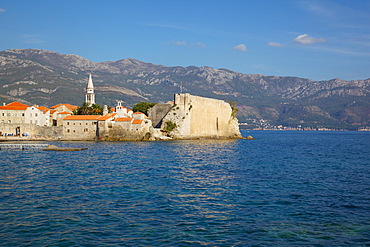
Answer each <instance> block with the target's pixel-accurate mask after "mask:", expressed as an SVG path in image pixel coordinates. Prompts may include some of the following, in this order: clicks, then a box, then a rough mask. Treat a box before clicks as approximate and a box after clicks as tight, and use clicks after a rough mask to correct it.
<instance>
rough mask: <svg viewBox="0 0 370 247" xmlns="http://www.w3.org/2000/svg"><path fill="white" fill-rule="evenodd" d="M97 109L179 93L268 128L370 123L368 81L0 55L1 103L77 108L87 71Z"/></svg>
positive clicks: (34, 53) (30, 53) (41, 54)
mask: <svg viewBox="0 0 370 247" xmlns="http://www.w3.org/2000/svg"><path fill="white" fill-rule="evenodd" d="M90 72H91V73H92V74H93V81H94V85H95V87H96V94H97V96H96V101H97V103H98V104H101V105H103V104H108V105H111V106H113V105H115V102H116V101H117V100H122V101H124V104H126V105H127V106H129V107H131V106H132V105H133V104H135V103H138V102H140V101H148V102H166V101H168V100H172V99H173V94H174V93H179V92H180V91H181V89H180V85H182V86H183V88H182V91H183V92H189V93H191V94H194V95H199V96H206V97H213V98H219V99H226V100H230V101H235V102H237V103H238V108H239V112H238V118H239V121H240V122H245V121H247V119H265V120H268V121H269V122H271V123H273V124H283V125H290V126H295V125H298V124H299V125H302V126H336V127H347V128H352V127H353V128H354V127H356V128H357V127H359V126H366V125H367V126H369V125H370V79H367V80H354V81H344V80H340V79H333V80H329V81H313V80H310V79H303V78H298V77H282V76H265V75H259V74H242V73H238V72H235V71H231V70H228V69H214V68H210V67H195V66H189V67H180V66H178V67H167V66H163V65H155V64H151V63H145V62H141V61H138V60H135V59H133V58H127V59H123V60H119V61H111V62H91V61H89V60H87V59H85V58H82V57H79V56H77V55H63V54H59V53H56V52H52V51H46V50H34V49H25V50H18V49H12V50H5V51H2V52H0V98H1V100H2V101H3V102H10V101H14V100H18V101H21V102H25V103H32V104H39V105H45V106H51V105H54V104H57V103H71V104H77V105H81V104H82V103H83V101H84V90H85V87H86V83H87V78H88V74H89V73H90Z"/></svg>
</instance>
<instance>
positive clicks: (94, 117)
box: [63, 115, 101, 120]
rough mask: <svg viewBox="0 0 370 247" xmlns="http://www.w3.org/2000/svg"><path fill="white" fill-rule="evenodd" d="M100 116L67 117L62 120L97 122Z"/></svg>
mask: <svg viewBox="0 0 370 247" xmlns="http://www.w3.org/2000/svg"><path fill="white" fill-rule="evenodd" d="M100 117H101V116H100V115H69V116H66V117H65V118H64V119H63V120H98V119H99V118H100Z"/></svg>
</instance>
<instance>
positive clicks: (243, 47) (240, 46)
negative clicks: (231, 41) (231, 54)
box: [233, 44, 248, 52]
mask: <svg viewBox="0 0 370 247" xmlns="http://www.w3.org/2000/svg"><path fill="white" fill-rule="evenodd" d="M233 48H234V49H235V50H238V51H244V52H246V51H248V49H247V46H246V45H245V44H240V45H237V46H234V47H233Z"/></svg>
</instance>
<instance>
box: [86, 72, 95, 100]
mask: <svg viewBox="0 0 370 247" xmlns="http://www.w3.org/2000/svg"><path fill="white" fill-rule="evenodd" d="M85 102H86V103H88V104H89V106H91V105H92V104H95V93H94V84H93V81H92V77H91V73H90V74H89V80H88V82H87V87H86V97H85Z"/></svg>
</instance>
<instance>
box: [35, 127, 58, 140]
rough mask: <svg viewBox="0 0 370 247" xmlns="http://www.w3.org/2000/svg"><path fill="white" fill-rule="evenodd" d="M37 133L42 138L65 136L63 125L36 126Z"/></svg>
mask: <svg viewBox="0 0 370 247" xmlns="http://www.w3.org/2000/svg"><path fill="white" fill-rule="evenodd" d="M36 133H37V135H39V136H40V137H42V138H48V139H61V138H63V126H36Z"/></svg>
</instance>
